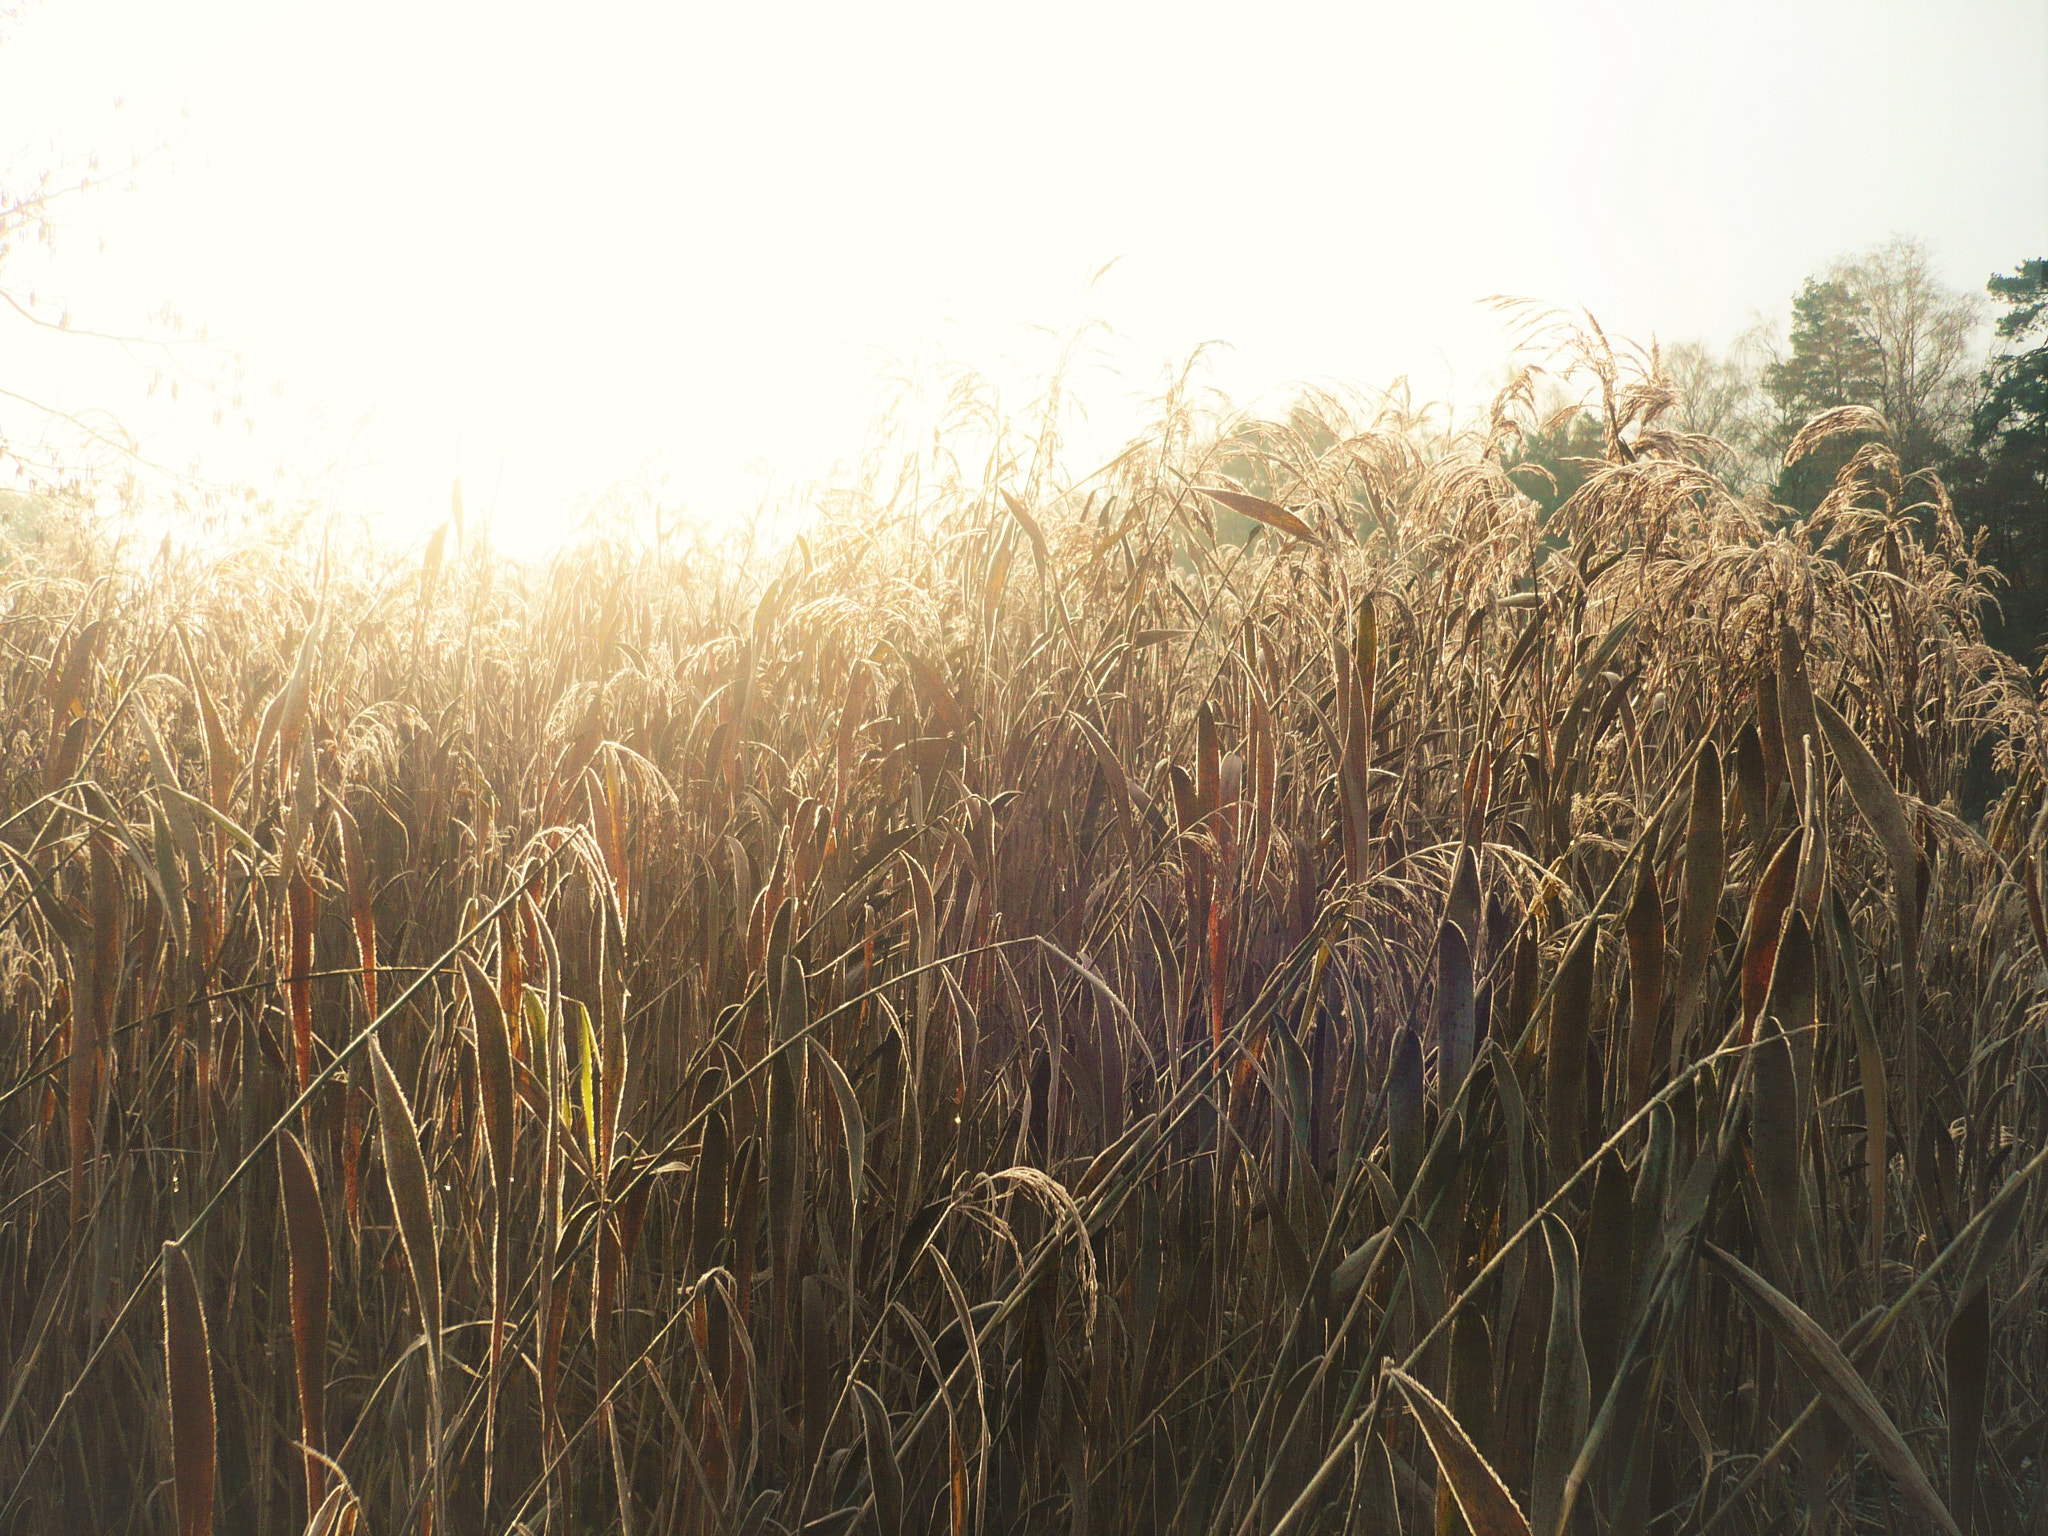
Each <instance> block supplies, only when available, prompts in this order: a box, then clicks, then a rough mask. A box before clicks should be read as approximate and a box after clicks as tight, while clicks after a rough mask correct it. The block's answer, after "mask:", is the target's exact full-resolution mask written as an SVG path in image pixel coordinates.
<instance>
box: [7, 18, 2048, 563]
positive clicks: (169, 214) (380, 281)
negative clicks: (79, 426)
mask: <svg viewBox="0 0 2048 1536" xmlns="http://www.w3.org/2000/svg"><path fill="white" fill-rule="evenodd" d="M117 101H119V102H122V103H123V105H121V106H119V107H118V108H117V106H116V102H117ZM158 143H164V144H166V145H167V146H168V148H167V150H166V152H165V153H164V154H163V155H161V156H159V157H157V158H156V159H154V160H152V161H151V162H150V164H149V165H148V166H147V167H146V168H145V170H144V171H143V173H142V174H141V176H140V178H139V180H138V182H137V185H136V187H135V190H133V191H110V192H107V193H104V194H100V195H96V196H94V197H92V198H91V199H89V200H88V201H85V202H83V203H80V204H78V205H76V206H75V207H73V208H72V209H71V210H70V211H69V213H68V214H67V224H66V228H65V230H64V232H63V238H62V240H61V241H60V244H59V246H58V248H57V250H56V251H55V253H54V254H53V255H51V256H49V257H48V258H46V259H36V260H23V261H21V262H20V263H19V264H18V265H17V266H15V267H12V268H10V269H9V272H8V273H7V274H6V276H7V277H8V278H9V280H10V283H11V285H12V286H17V287H18V286H21V285H23V284H24V282H25V280H26V279H27V278H31V277H32V278H33V279H34V283H35V286H36V288H37V290H38V293H39V294H40V295H41V296H42V297H43V298H44V299H45V300H46V301H49V300H52V299H54V300H58V301H61V302H63V303H67V304H68V305H69V307H70V309H71V312H72V316H73V319H74V321H75V322H76V323H78V324H80V325H101V326H107V327H122V326H132V325H135V324H138V323H139V322H140V320H141V318H142V317H143V316H144V315H145V314H146V313H148V312H149V311H151V310H153V309H155V308H157V307H158V306H162V305H166V304H168V305H173V306H175V307H176V308H177V309H178V310H179V311H180V312H181V313H182V314H183V315H184V316H185V317H186V318H187V320H188V321H190V322H194V323H204V324H205V325H206V326H207V327H208V328H209V330H210V332H211V334H212V336H213V337H214V338H216V339H218V340H219V341H221V342H223V343H224V344H227V345H230V346H232V347H234V348H236V349H238V350H239V351H241V352H242V353H243V354H244V355H245V357H246V359H247V370H248V379H249V385H250V388H249V401H250V408H251V410H252V412H253V413H254V416H255V420H256V425H257V430H256V432H255V434H254V435H253V436H250V435H248V434H246V433H244V432H242V431H241V430H239V429H235V430H232V431H226V432H214V431H213V430H212V429H211V428H210V427H208V426H207V425H206V416H205V412H203V411H199V410H194V409H189V408H188V409H183V410H180V411H166V410H164V409H162V408H161V407H160V406H157V405H148V406H145V405H144V404H143V403H142V400H141V388H140V382H141V381H140V378H139V376H138V374H137V371H136V370H135V369H134V367H133V366H132V365H130V364H128V363H127V362H126V361H125V360H122V359H119V358H118V357H113V358H110V357H108V356H107V355H106V349H104V348H95V347H92V346H90V345H89V344H84V343H81V342H79V341H78V340H76V339H75V338H63V339H58V340H54V341H53V340H52V339H50V338H47V337H41V338H39V337H36V336H34V335H32V334H30V333H29V331H28V330H27V328H26V327H24V326H22V325H21V324H20V323H18V322H16V321H13V320H11V319H6V318H4V317H0V386H4V387H6V388H8V389H14V390H18V391H20V392H23V393H30V394H34V395H36V396H37V397H38V398H41V399H44V400H48V401H52V402H56V403H60V404H62V405H64V406H66V407H68V408H71V409H74V410H83V409H90V408H104V409H108V410H111V411H112V412H114V413H115V414H116V415H118V416H120V417H121V418H122V419H123V420H126V421H130V422H132V423H135V424H137V425H138V426H139V427H140V428H141V429H142V430H143V431H144V432H145V434H146V439H147V440H146V443H145V446H146V448H148V449H149V450H150V451H151V452H153V453H155V454H157V455H158V456H159V457H161V458H163V459H166V460H170V461H174V462H179V463H184V462H188V461H190V460H191V459H192V458H193V457H195V456H198V457H200V458H201V459H202V460H203V462H204V463H205V464H206V465H207V466H208V467H209V468H210V469H211V470H212V471H213V472H215V473H216V474H220V475H223V476H233V477H247V478H252V479H259V480H261V481H262V483H264V484H265V485H266V486H269V487H274V488H276V489H278V490H279V491H280V492H282V493H286V494H292V495H300V494H308V495H314V496H317V497H319V498H320V499H321V500H322V502H323V504H324V505H327V506H329V507H331V508H333V509H335V510H338V511H339V512H341V513H342V514H343V515H345V516H349V517H356V516H362V517H366V518H368V519H370V520H371V521H372V523H373V525H374V526H376V527H378V528H380V529H382V530H384V531H386V532H389V533H391V534H393V535H394V536H397V537H402V538H417V537H420V536H422V535H423V534H424V531H425V530H426V529H427V528H430V527H431V526H432V525H433V524H434V523H436V522H438V521H439V520H440V519H441V518H442V517H443V516H445V515H446V508H447V501H448V483H449V480H450V477H451V476H453V475H455V474H457V473H460V474H461V475H462V476H463V477H464V480H465V486H466V491H467V497H468V501H469V505H470V508H471V511H472V515H473V516H474V515H477V514H480V513H483V512H486V511H491V510H493V509H494V511H495V523H496V526H497V527H498V529H499V531H500V533H501V535H502V536H505V537H507V538H508V539H510V540H512V541H516V542H520V543H524V544H527V545H528V546H530V547H531V546H536V545H540V544H544V543H545V542H546V541H547V540H548V539H549V538H550V537H551V536H552V535H553V534H554V533H555V532H556V531H558V530H561V529H564V528H567V527H568V526H570V525H571V517H572V510H573V509H574V508H575V507H577V506H579V505H587V504H588V502H589V500H590V499H591V498H592V497H593V496H594V495H596V494H598V493H601V492H602V491H604V490H605V489H606V487H607V486H609V485H612V484H614V483H616V482H619V481H627V480H649V481H653V480H659V479H661V478H662V477H664V476H665V477H666V484H667V490H666V492H665V499H666V500H667V502H668V503H669V504H670V505H671V506H675V505H678V504H681V505H683V506H686V507H687V508H688V509H689V511H690V512H692V513H694V514H696V515H698V516H702V517H706V518H714V519H715V518H718V517H722V516H731V515H735V514H744V513H746V512H748V511H750V510H752V508H753V507H754V506H755V505H756V504H757V503H758V502H759V501H760V500H761V498H762V496H763V495H764V493H765V491H766V490H767V489H768V488H770V487H778V486H780V487H786V486H788V485H791V484H795V483H801V482H803V481H805V480H808V479H811V478H813V477H817V476H820V475H823V474H825V473H827V472H829V470H830V467H831V465H832V463H833V462H834V460H835V459H840V458H844V457H847V456H849V455H851V454H852V453H853V452H854V451H855V450H857V448H858V447H859V445H860V443H861V439H862V435H863V431H864V428H865V427H866V426H867V424H868V423H869V422H870V420H871V419H872V418H873V416H874V414H875V412H876V410H877V408H878V406H879V405H880V403H881V401H882V400H883V399H884V398H885V395H886V390H885V388H884V386H883V382H882V381H883V379H884V378H885V377H886V376H887V375H888V374H890V373H891V372H901V371H902V370H904V369H906V368H907V369H909V370H911V371H913V372H916V371H918V370H929V369H930V368H931V366H932V365H933V363H934V361H935V360H939V359H945V360H951V361H954V362H960V363H965V364H969V365H972V366H975V367H977V368H979V369H981V370H983V371H984V372H986V373H987V374H988V375H990V377H991V378H993V379H994V380H996V381H997V382H999V383H1000V384H1002V385H1003V387H1004V389H1005V392H1006V395H1005V397H1006V399H1010V400H1014V401H1016V402H1017V403H1019V404H1021V403H1023V401H1024V400H1025V399H1027V398H1028V395H1029V392H1030V386H1031V382H1032V381H1033V380H1034V379H1035V378H1036V377H1037V376H1038V375H1039V374H1040V373H1042V371H1043V369H1044V368H1045V367H1046V366H1047V364H1048V363H1049V362H1050V360H1051V358H1052V357H1053V355H1054V353H1055V351H1056V342H1055V340H1053V339H1049V338H1048V335H1047V334H1046V331H1048V330H1049V331H1050V332H1051V333H1053V335H1054V336H1056V335H1057V334H1058V333H1062V332H1071V331H1072V330H1073V329H1074V328H1075V327H1077V326H1078V325H1080V324H1081V323H1083V322H1084V321H1089V320H1100V321H1104V322H1107V324H1108V325H1109V326H1110V327H1112V328H1113V330H1114V333H1115V334H1114V336H1113V338H1112V339H1110V340H1109V341H1108V342H1107V343H1106V344H1105V347H1104V362H1105V365H1106V366H1105V368H1104V369H1101V370H1098V371H1096V372H1094V373H1093V374H1092V375H1090V376H1087V377H1084V378H1083V379H1082V380H1081V381H1080V387H1081V392H1082V394H1083V396H1084V398H1085V399H1086V400H1087V401H1088V403H1089V405H1090V409H1091V414H1092V419H1093V422H1094V424H1095V428H1096V429H1097V430H1098V431H1099V433H1100V434H1101V435H1102V437H1103V438H1104V439H1105V440H1108V439H1114V438H1117V437H1120V436H1121V429H1122V428H1123V427H1124V426H1126V425H1128V424H1129V423H1130V422H1131V421H1133V420H1135V417H1134V416H1133V414H1132V412H1133V411H1134V410H1135V405H1134V402H1135V401H1136V400H1137V398H1139V397H1141V396H1144V395H1148V394H1151V393H1153V392H1154V391H1156V390H1157V388H1158V387H1159V385H1160V384H1161V382H1162V380H1163V378H1164V376H1165V373H1166V370H1167V369H1168V368H1169V367H1170V366H1171V365H1172V364H1174V363H1175V362H1177V361H1178V360H1179V359H1181V358H1183V357H1184V356H1185V355H1186V354H1187V353H1188V352H1189V350H1190V349H1191V348H1193V347H1195V346H1196V345H1198V344H1200V343H1203V342H1205V341H1211V340H1215V341H1222V342H1226V343H1228V344H1229V350H1227V351H1224V352H1221V353H1219V354H1217V355H1216V356H1215V357H1214V358H1212V360H1211V362H1210V364H1209V367H1208V373H1207V378H1208V380H1209V382H1211V383H1213V384H1214V385H1216V386H1217V387H1219V388H1221V389H1222V390H1224V391H1225V392H1227V393H1228V394H1229V395H1230V396H1231V397H1232V398H1233V399H1236V400H1238V401H1240V402H1253V401H1258V400H1262V399H1263V400H1267V401H1269V402H1277V401H1278V400H1279V399H1280V398H1282V397H1283V396H1284V391H1285V389H1286V388H1287V387H1288V386H1289V385H1290V384H1292V383H1295V382H1299V381H1313V382H1340V383H1344V384H1356V385H1368V386H1377V385H1383V384H1385V383H1387V382H1389V381H1390V380H1391V379H1392V378H1393V377H1394V376H1396V375H1399V374H1407V375H1409V376H1410V377H1411V379H1412V381H1413V384H1414V387H1415V389H1416V392H1417V393H1418V395H1422V396H1432V397H1444V398H1452V399H1456V400H1459V401H1461V402H1463V403H1466V404H1470V403H1472V402H1473V401H1476V400H1477V399H1479V398H1480V397H1481V395H1482V394H1483V392H1484V390H1485V389H1486V387H1487V386H1488V385H1489V384H1490V383H1491V382H1492V381H1493V380H1495V379H1496V378H1497V377H1498V370H1499V366H1500V364H1501V361H1502V358H1503V353H1504V341H1503V332H1502V328H1501V324H1500V322H1499V320H1498V318H1497V317H1495V316H1494V315H1492V314H1491V313H1490V312H1488V311H1485V310H1483V309H1481V308H1479V307H1478V306H1477V305H1476V303H1475V301H1476V300H1478V299H1480V298H1482V297H1483V296H1485V295H1488V294H1494V293H1517V294H1526V295H1531V296H1535V297H1538V298H1541V299H1545V300H1550V301H1556V302H1559V303H1567V304H1583V305H1586V306H1588V307H1590V308H1591V309H1592V310H1593V311H1594V312H1595V314H1596V315H1598V317H1599V318H1600V320H1601V321H1602V322H1603V324H1605V325H1606V326H1607V327H1608V328H1609V330H1610V331H1619V332H1621V333H1624V334H1628V335H1632V336H1635V337H1638V338H1641V339H1647V338H1648V337H1649V335H1650V334H1651V333H1652V332H1653V331H1654V332H1655V333H1656V334H1657V335H1659V336H1661V337H1663V338H1666V339H1677V338H1683V337H1700V338H1705V339H1707V340H1709V341H1712V342H1715V343H1717V344H1719V343H1724V342H1726V341H1727V340H1729V339H1730V338H1732V337H1733V336H1734V335H1736V334H1737V333H1738V332H1740V331H1742V330H1743V329H1745V328H1746V327H1747V326H1748V325H1749V324H1750V323H1751V322H1752V320H1753V319H1754V318H1755V316H1756V315H1757V314H1758V313H1759V312H1762V313H1764V314H1767V315H1771V316H1782V315H1783V313H1784V310H1785V306H1786V305H1787V302H1788V301H1789V298H1790V296H1791V295H1792V293H1793V292H1794V291H1795V290H1796V288H1797V286H1798V284H1799V281H1800V279H1801V278H1802V277H1803V276H1804V275H1806V274H1807V273H1809V272H1811V271H1813V270H1815V269H1816V268H1818V267H1820V266H1822V265H1823V264H1824V263H1825V262H1827V261H1828V260H1829V259H1830V258H1832V257H1834V256H1836V255H1838V254H1841V253H1844V252H1847V251H1851V250H1854V249H1857V248H1859V247H1862V246H1866V245H1869V244H1871V243H1872V242H1875V241H1877V240H1880V239H1882V238H1884V237H1886V236H1887V235H1889V234H1892V233H1894V232H1898V233H1909V234H1915V235H1918V236H1921V237H1923V238H1925V239H1926V240H1928V241H1929V242H1930V243H1931V244H1932V246H1933V248H1934V252H1935V255H1936V258H1937V261H1938V264H1939V266H1940V268H1941V271H1942V273H1943V275H1944V276H1945V277H1946V278H1947V279H1948V280H1949V281H1950V282H1952V283H1954V284H1955V285H1957V286H1960V287H1967V288H1970V289H1973V290H1975V289H1979V288H1981V285H1982V283H1983V281H1984V278H1985V277H1986V276H1987V275H1988V274H1989V273H1990V272H1991V271H1992V270H1993V269H1994V268H1995V269H1998V270H2009V269H2010V268H2011V267H2012V266H2013V265H2014V264H2015V263H2017V262H2018V261H2020V260H2021V259H2023V258H2026V257H2031V256H2037V255H2044V254H2048V4H2043V3H2042V0H2031V3H2006V4H2001V3H1990V0H1983V3H1972V0H1950V3H1942V4H1932V3H1929V4H1876V3H1868V0H1866V3H1861V4H1841V5H1833V4H1806V3H1787V0H1776V3H1773V0H1732V3H1721V4H1715V5H1705V4H1695V5H1686V6H1678V5H1662V4H1650V3H1636V4H1632V5H1627V6H1623V5H1612V4H1580V5H1569V4H1561V3H1550V4H1540V3H1530V0H1521V3H1487V4H1470V5H1461V6H1455V7H1453V6H1445V5H1435V4H1428V5H1425V4H1413V5H1382V4H1363V5H1348V6H1313V5H1292V6H1282V5H1276V4H1267V5H1258V6H1250V5H1238V6H1233V7H1229V8H1210V7H1197V6H1190V5H1173V6H1158V7H1153V6H1143V7H1141V6H1135V5H1121V6H1117V5H1103V4H1081V5H1061V4H1038V5H1033V6H1015V5H1008V6H987V5H984V6H968V5H959V4H954V5H945V6H931V7H928V8H911V7H904V6H880V5H869V6H830V7H825V6H821V7H816V8H798V7H794V6H782V7H769V6H760V5H735V4H721V5H718V6H708V5H687V6H648V7H627V6H595V5H591V6H565V5H560V4H556V5H552V6H548V7H545V8H538V9H531V10H527V9H514V8H511V7H507V6H503V5H492V6H477V7H473V8H472V7H460V6H452V5H428V4H420V3H408V4H381V3H359V4H354V5H350V6H346V7H314V6H300V5H285V4H276V3H270V4H257V3H244V4H230V3H190V4H180V5H175V6H173V5H164V4H161V3H158V4H139V3H124V0H37V3H34V4H32V5H31V6H30V7H29V8H28V9H27V10H26V11H25V13H23V14H22V15H21V16H20V17H18V18H17V19H16V20H15V21H14V22H13V23H12V24H11V25H10V26H9V27H8V28H7V30H6V32H5V34H4V36H0V166H11V170H10V171H9V172H8V173H7V174H8V175H9V176H12V177H13V178H14V179H16V180H18V179H19V177H20V175H21V173H22V172H24V171H26V170H30V169H34V168H36V167H38V166H42V165H48V164H51V163H53V162H54V161H56V160H59V159H62V158H65V157H69V158H72V159H81V158H83V157H84V156H85V155H87V154H89V153H92V152H97V153H98V154H99V155H100V156H101V157H102V161H103V163H104V164H113V163H117V162H121V161H124V160H125V159H126V156H127V153H128V152H129V151H131V150H135V149H147V148H149V147H150V146H152V145H155V144H158ZM0 180H4V178H0ZM1112 260H1115V262H1116V265H1115V266H1114V267H1113V268H1112V270H1111V271H1110V272H1109V273H1108V275H1107V276H1105V277H1103V278H1102V279H1101V280H1100V281H1098V282H1095V283H1094V284H1093V285H1092V286H1091V283H1090V278H1091V276H1092V274H1094V273H1095V272H1096V271H1097V269H1099V268H1100V267H1102V265H1103V264H1104V263H1107V262H1110V261H1112ZM274 383H281V384H282V391H281V393H279V394H276V395H275V396H274V397H273V395H272V393H271V391H270V386H271V385H272V384H274ZM29 429H30V421H29V419H28V418H27V417H25V416H24V415H23V413H22V412H21V411H20V410H19V408H17V407H14V406H12V405H11V404H9V403H8V402H6V401H4V400H0V431H7V432H9V433H10V434H13V435H26V433H27V431H28V430H29ZM280 464H284V465H288V466H289V472H288V474H287V475H286V477H285V478H284V479H282V480H279V479H277V478H276V477H275V469H276V466H278V465H280ZM1076 467H1080V466H1076Z"/></svg>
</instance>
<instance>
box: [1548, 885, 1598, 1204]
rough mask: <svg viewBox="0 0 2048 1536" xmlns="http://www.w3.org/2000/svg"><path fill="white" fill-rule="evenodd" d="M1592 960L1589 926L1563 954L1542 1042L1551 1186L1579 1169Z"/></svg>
mask: <svg viewBox="0 0 2048 1536" xmlns="http://www.w3.org/2000/svg"><path fill="white" fill-rule="evenodd" d="M1594 959H1595V949H1594V936H1593V925H1592V924H1590V923H1588V924H1586V925H1585V926H1584V927H1583V928H1581V929H1580V930H1579V936H1578V937H1577V938H1576V939H1574V940H1573V941H1572V947H1571V948H1570V949H1569V950H1567V951H1566V952H1565V957H1564V963H1563V964H1562V965H1561V966H1560V967H1559V968H1558V977H1557V986H1556V989H1555V990H1554V991H1553V992H1552V993H1551V996H1550V1027H1549V1029H1548V1030H1546V1031H1545V1034H1544V1041H1543V1080H1544V1092H1543V1109H1544V1115H1545V1118H1546V1121H1547V1124H1548V1145H1549V1156H1550V1179H1551V1182H1552V1183H1553V1184H1557V1183H1561V1182H1563V1181H1564V1180H1565V1179H1566V1178H1568V1177H1570V1176H1571V1175H1572V1174H1573V1173H1575V1172H1577V1171H1578V1167H1579V1156H1580V1144H1581V1141H1582V1140H1583V1137H1584V1132H1585V1124H1586V1047H1587V1042H1588V1041H1589V1039H1590V1038H1591V1035H1592V1029H1593V962H1594Z"/></svg>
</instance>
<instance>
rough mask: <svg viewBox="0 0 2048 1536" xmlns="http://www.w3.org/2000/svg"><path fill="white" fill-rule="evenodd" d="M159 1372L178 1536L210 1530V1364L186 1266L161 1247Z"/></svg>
mask: <svg viewBox="0 0 2048 1536" xmlns="http://www.w3.org/2000/svg"><path fill="white" fill-rule="evenodd" d="M163 1281H164V1371H165V1375H166V1376H167V1378H168V1381H169V1386H170V1406H171V1469H172V1474H173V1478H172V1483H173V1487H172V1491H173V1494H174V1495H175V1498H176V1502H177V1508H178V1536H210V1533H211V1532H212V1530H213V1486H214V1470H215V1469H214V1441H213V1361H212V1357H211V1354H210V1351H209V1349H208V1346H207V1339H206V1313H205V1311H204V1310H203V1309H202V1308H201V1307H200V1305H199V1282H198V1280H197V1279H196V1278H194V1276H193V1274H192V1261H191V1259H190V1258H188V1257H187V1256H186V1254H185V1250H184V1249H183V1248H181V1247H179V1246H178V1245H177V1244H176V1243H175V1242H168V1243H165V1244H164V1254H163Z"/></svg>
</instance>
